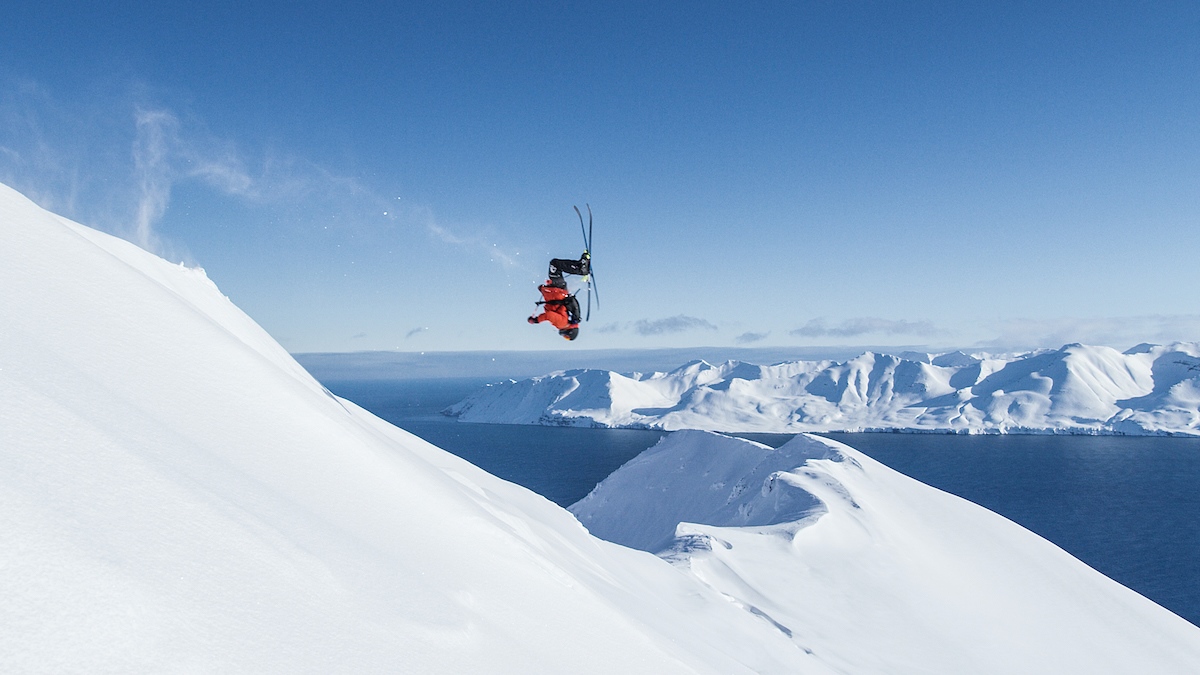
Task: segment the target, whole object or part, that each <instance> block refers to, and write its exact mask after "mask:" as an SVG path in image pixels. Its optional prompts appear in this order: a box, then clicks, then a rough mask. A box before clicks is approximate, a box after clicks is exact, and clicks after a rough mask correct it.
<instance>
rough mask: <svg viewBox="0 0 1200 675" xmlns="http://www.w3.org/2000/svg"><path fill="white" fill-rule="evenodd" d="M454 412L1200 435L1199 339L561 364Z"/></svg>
mask: <svg viewBox="0 0 1200 675" xmlns="http://www.w3.org/2000/svg"><path fill="white" fill-rule="evenodd" d="M447 413H448V414H452V415H456V416H457V417H458V418H459V420H461V421H464V422H492V423H507V424H546V425H568V426H603V427H644V428H657V429H666V430H676V429H706V430H710V431H727V432H780V433H794V432H809V431H866V430H884V429H903V430H909V431H931V432H933V431H947V432H958V433H1080V434H1131V435H1147V434H1149V435H1166V434H1179V435H1200V344H1197V343H1178V344H1172V345H1166V346H1155V345H1139V346H1138V347H1135V348H1133V349H1130V350H1128V351H1126V352H1124V353H1121V352H1118V351H1116V350H1114V349H1112V348H1109V347H1089V346H1084V345H1079V344H1072V345H1066V346H1065V347H1063V348H1061V349H1058V350H1052V351H1041V352H1034V353H1028V354H1021V355H1018V356H1009V357H993V356H988V355H969V354H964V353H962V352H953V353H949V354H940V355H927V354H920V355H905V356H903V357H898V356H891V355H887V354H875V353H870V352H868V353H865V354H863V355H861V356H858V357H856V358H854V359H851V360H849V361H845V362H841V363H838V362H832V361H796V362H790V363H780V364H777V365H772V366H758V365H753V364H750V363H742V362H737V361H729V362H726V363H723V364H721V365H716V366H714V365H710V364H708V363H706V362H704V361H695V362H692V363H689V364H687V365H684V366H682V367H680V368H678V369H676V370H673V371H671V372H669V373H650V374H642V373H632V374H627V375H622V374H618V373H614V372H610V371H603V370H582V371H580V370H572V371H560V372H557V373H552V374H550V375H546V376H543V377H537V378H533V379H529V380H522V381H512V380H510V381H507V382H501V383H499V384H493V385H489V386H488V387H485V388H484V389H482V390H480V391H478V392H476V393H475V394H473V395H471V396H470V397H468V398H467V399H465V400H463V401H461V402H459V403H457V404H455V405H454V406H452V407H451V408H449V409H448V410H447Z"/></svg>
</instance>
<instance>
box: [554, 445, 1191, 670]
mask: <svg viewBox="0 0 1200 675" xmlns="http://www.w3.org/2000/svg"><path fill="white" fill-rule="evenodd" d="M571 511H573V512H574V513H575V514H576V515H578V516H579V519H580V521H581V522H583V523H584V524H585V525H586V526H587V527H588V529H589V530H591V531H592V532H593V533H594V534H597V535H598V536H601V537H604V538H606V539H609V540H611V541H615V542H618V543H623V544H627V545H629V546H633V547H637V548H642V549H644V550H647V551H658V552H661V555H663V556H664V557H665V558H667V559H669V560H672V561H673V562H674V563H675V564H676V565H677V566H678V567H679V568H680V569H681V570H684V571H686V572H687V573H689V574H691V575H692V576H694V577H695V578H696V579H697V580H699V581H701V582H702V583H704V584H706V585H708V586H710V587H711V588H713V589H715V590H717V591H719V592H720V593H721V594H722V595H723V596H725V597H726V598H727V599H728V600H729V601H730V602H731V603H733V604H735V605H737V606H739V607H743V608H745V609H746V610H747V611H749V612H751V613H753V614H755V615H756V616H759V617H760V618H761V619H762V620H763V622H764V623H765V624H768V625H770V626H772V627H773V628H775V630H777V631H778V632H779V633H780V634H782V635H785V636H787V638H788V639H789V640H791V641H792V642H793V643H794V644H795V645H796V646H797V647H799V648H801V649H803V650H805V651H806V652H811V653H812V654H813V655H815V656H816V657H818V658H820V659H821V660H822V661H823V662H824V663H826V664H828V665H830V666H831V667H833V668H834V669H836V670H837V671H839V672H846V673H972V674H980V673H1022V674H1029V673H1046V674H1055V675H1058V674H1062V673H1129V674H1134V673H1194V672H1196V670H1197V666H1198V665H1200V629H1197V628H1196V627H1195V626H1192V625H1191V624H1189V623H1187V622H1186V621H1184V620H1183V619H1180V618H1178V617H1176V616H1175V615H1174V614H1171V613H1170V612H1168V611H1166V610H1165V609H1163V608H1161V607H1159V606H1158V605H1155V604H1154V603H1152V602H1150V601H1149V600H1147V599H1145V598H1143V597H1142V596H1140V595H1138V594H1136V593H1134V592H1133V591H1130V590H1129V589H1127V588H1125V587H1123V586H1121V585H1119V584H1117V583H1116V582H1114V581H1112V580H1111V579H1108V578H1107V577H1105V576H1103V575H1101V574H1099V573H1098V572H1096V571H1094V570H1092V569H1091V568H1089V567H1087V566H1086V565H1084V564H1083V563H1081V562H1079V561H1078V560H1076V559H1075V558H1073V557H1071V556H1070V555H1068V554H1067V553H1066V552H1064V551H1063V550H1061V549H1059V548H1058V547H1056V546H1054V545H1053V544H1051V543H1050V542H1047V541H1046V540H1044V539H1042V538H1040V537H1038V536H1037V535H1035V534H1033V533H1031V532H1029V531H1028V530H1025V529H1024V528H1022V527H1020V526H1018V525H1016V524H1014V523H1012V522H1011V521H1008V520H1006V519H1004V518H1002V517H1000V516H998V515H996V514H994V513H992V512H990V511H987V510H986V509H983V508H981V507H979V506H976V505H974V504H972V503H970V502H967V501H965V500H963V499H960V498H958V497H954V496H953V495H949V494H947V493H944V492H941V491H939V490H935V489H933V488H931V487H928V486H926V485H923V484H921V483H919V482H917V481H915V480H913V479H911V478H908V477H906V476H903V475H901V474H899V473H896V472H895V471H892V470H890V469H888V468H887V467H885V466H883V465H881V464H879V463H877V462H875V461H874V460H872V459H870V458H869V457H867V456H865V455H863V454H862V453H859V452H857V451H856V450H853V449H851V448H849V447H847V446H845V445H842V444H840V443H837V442H835V441H831V440H828V439H824V438H820V437H817V436H797V437H796V438H795V439H793V440H792V441H790V442H789V443H788V444H786V445H784V446H783V447H781V448H779V449H778V450H772V449H771V448H769V447H767V446H764V445H760V444H757V443H752V442H750V441H745V440H741V439H735V438H727V437H724V436H719V435H716V434H712V433H709V432H702V431H681V432H678V433H676V434H671V435H669V436H667V437H666V438H664V439H663V441H662V442H660V443H659V445H657V446H655V447H654V448H651V449H650V450H647V451H646V452H644V453H642V454H641V455H639V456H638V457H636V458H634V459H633V460H631V461H630V462H629V463H627V464H626V465H625V466H623V467H622V468H620V469H619V470H617V471H616V472H615V473H614V474H613V475H611V476H610V477H609V478H607V479H606V480H605V481H604V482H603V483H601V484H600V485H599V486H597V487H596V489H595V490H593V491H592V493H591V494H590V495H588V496H587V497H586V498H584V499H583V500H581V501H580V502H578V503H577V504H575V505H573V506H572V507H571Z"/></svg>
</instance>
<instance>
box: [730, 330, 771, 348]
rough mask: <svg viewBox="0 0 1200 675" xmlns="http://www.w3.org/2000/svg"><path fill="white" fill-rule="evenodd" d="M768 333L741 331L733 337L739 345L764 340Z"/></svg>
mask: <svg viewBox="0 0 1200 675" xmlns="http://www.w3.org/2000/svg"><path fill="white" fill-rule="evenodd" d="M769 335H770V333H769V332H768V333H742V334H741V335H739V336H737V337H735V338H734V339H733V341H734V342H736V343H737V344H739V345H747V344H751V343H754V342H762V341H763V340H766V339H767V337H768V336H769Z"/></svg>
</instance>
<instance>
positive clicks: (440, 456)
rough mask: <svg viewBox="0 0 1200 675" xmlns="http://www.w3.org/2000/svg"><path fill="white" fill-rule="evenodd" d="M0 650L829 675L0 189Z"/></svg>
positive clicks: (112, 664) (646, 558) (149, 271)
mask: <svg viewBox="0 0 1200 675" xmlns="http://www.w3.org/2000/svg"><path fill="white" fill-rule="evenodd" d="M0 598H3V601H2V602H0V671H3V672H5V673H22V672H252V673H266V672H286V673H299V672H320V673H328V672H347V673H351V672H352V673H363V672H381V673H382V672H386V673H395V672H413V673H432V672H444V673H468V672H489V673H491V672H512V673H530V672H572V673H575V672H595V673H612V672H641V673H660V672H661V673H667V672H680V673H682V672H757V671H762V672H814V673H823V672H830V671H829V669H828V668H827V667H825V666H824V665H823V664H822V663H821V661H820V659H817V658H815V657H812V656H810V655H806V654H804V653H803V652H802V651H800V650H797V649H796V648H795V647H794V646H793V645H791V644H790V643H789V642H788V641H787V640H786V639H784V638H783V637H782V636H778V635H777V634H772V633H773V631H765V630H763V628H762V625H761V624H762V622H761V621H760V620H759V619H757V618H756V617H754V616H752V615H750V614H748V613H746V612H745V611H742V610H741V609H739V608H737V607H734V606H733V605H730V604H729V603H728V602H725V601H724V600H723V599H721V598H720V597H719V595H717V594H716V593H715V592H712V591H710V590H707V589H701V588H700V587H698V586H697V585H696V584H695V583H694V581H693V580H691V579H688V578H687V577H685V576H683V575H681V574H679V573H678V572H677V571H676V570H674V569H672V568H671V567H670V566H669V565H668V564H666V563H664V562H663V561H662V560H660V559H658V558H655V557H654V556H651V555H649V554H647V553H643V552H640V551H633V550H630V549H626V548H623V547H620V546H617V545H615V544H610V543H608V542H604V541H601V540H598V539H596V538H594V537H592V536H590V535H588V534H587V532H586V531H585V530H584V529H583V528H582V527H581V526H580V525H579V523H578V522H577V521H576V520H575V519H574V518H573V517H572V516H571V515H570V514H569V513H567V512H566V511H565V510H563V509H560V508H559V507H557V506H556V505H554V504H552V503H550V502H549V501H547V500H545V499H543V498H541V497H538V496H537V495H534V494H533V493H531V492H529V491H527V490H525V489H523V488H520V487H518V486H515V485H512V484H509V483H506V482H504V481H501V480H499V479H497V478H495V477H493V476H491V475H488V474H486V473H484V472H483V471H481V470H479V469H477V468H476V467H474V466H472V465H470V464H468V463H467V462H464V461H462V460H459V459H458V458H456V457H454V456H452V455H450V454H448V453H446V452H444V451H442V450H440V449H438V448H435V447H432V446H430V445H429V444H427V443H425V442H423V441H421V440H420V439H418V438H416V437H414V436H411V435H410V434H408V433H406V432H404V431H401V430H399V429H396V428H395V427H392V426H391V425H389V424H386V423H384V422H382V421H381V420H379V419H377V418H375V417H374V416H372V415H370V414H369V413H366V412H365V411H363V410H361V409H359V408H357V407H356V406H354V405H353V404H351V403H349V402H347V401H343V400H339V399H337V398H335V397H333V396H332V395H330V394H329V393H328V392H326V391H325V390H324V389H323V388H322V387H321V386H320V385H319V384H318V383H317V382H316V381H315V380H313V379H312V378H311V377H309V375H308V374H307V373H306V372H305V371H304V370H303V369H301V368H300V367H299V366H298V365H297V364H296V363H295V362H294V361H293V360H292V358H291V357H290V356H288V354H287V353H285V351H284V350H283V349H282V348H281V347H279V345H278V344H276V343H275V342H274V341H273V340H272V339H271V338H270V337H269V336H268V335H267V334H266V333H265V332H263V331H262V330H261V329H260V328H259V327H258V326H257V325H256V324H255V323H254V322H253V321H252V320H250V319H249V318H248V317H247V316H245V315H244V314H243V313H242V312H241V311H239V310H238V309H237V308H236V307H235V306H234V305H233V304H232V303H230V302H229V300H228V299H227V298H225V297H223V296H222V295H221V293H220V292H219V291H218V290H217V288H216V287H215V286H214V285H213V284H212V283H211V282H210V281H209V280H208V279H207V278H206V277H205V275H204V273H203V272H202V271H200V270H195V269H187V268H184V267H181V266H178V265H171V264H169V263H167V262H165V261H163V260H161V259H159V258H157V257H155V256H152V255H150V254H148V253H146V252H144V251H142V250H140V249H138V248H136V247H134V246H133V245H131V244H128V243H126V242H124V241H121V240H119V239H115V238H113V237H110V236H107V235H104V234H101V233H99V232H96V231H93V230H90V229H88V228H85V227H82V226H80V225H77V224H74V223H71V222H68V221H66V220H64V219H61V218H59V217H56V216H54V215H52V214H50V213H47V212H45V211H43V210H41V209H39V208H38V207H36V206H35V205H34V204H32V203H30V202H29V201H27V200H25V199H24V198H23V197H21V196H20V195H18V194H17V193H15V192H13V191H12V190H10V189H9V188H7V187H3V186H0Z"/></svg>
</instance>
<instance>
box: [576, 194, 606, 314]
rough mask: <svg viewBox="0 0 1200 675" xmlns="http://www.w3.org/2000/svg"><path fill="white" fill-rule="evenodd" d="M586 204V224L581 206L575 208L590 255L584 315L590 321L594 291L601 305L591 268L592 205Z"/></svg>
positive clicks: (585, 248)
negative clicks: (585, 311)
mask: <svg viewBox="0 0 1200 675" xmlns="http://www.w3.org/2000/svg"><path fill="white" fill-rule="evenodd" d="M584 206H586V207H587V212H588V222H587V225H586V226H585V225H584V224H583V213H582V212H581V211H580V210H579V207H578V206H573V208H574V209H575V215H577V216H579V231H580V233H581V234H583V251H584V253H587V255H588V274H587V276H586V277H584V281H585V282H586V283H587V314H585V315H584V319H583V320H584V321H588V320H590V319H591V318H592V293H593V292H595V294H596V307H597V308H598V307H600V290H599V287H598V286H596V279H595V275H594V271H593V270H592V269H591V264H592V260H591V255H592V206H591V204H584Z"/></svg>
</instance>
